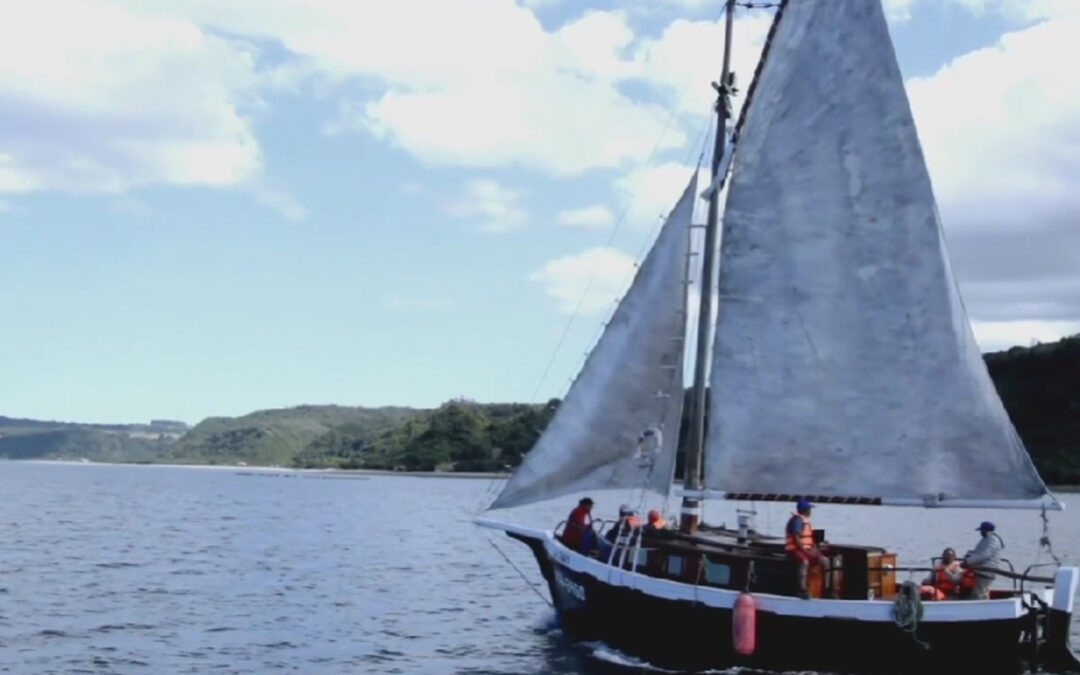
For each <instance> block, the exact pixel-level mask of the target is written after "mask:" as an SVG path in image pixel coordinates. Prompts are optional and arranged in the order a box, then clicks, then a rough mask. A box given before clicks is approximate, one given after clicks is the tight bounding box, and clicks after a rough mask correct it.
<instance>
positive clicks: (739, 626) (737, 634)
mask: <svg viewBox="0 0 1080 675" xmlns="http://www.w3.org/2000/svg"><path fill="white" fill-rule="evenodd" d="M731 643H732V646H733V647H734V648H735V651H736V652H737V653H739V654H744V655H750V654H753V653H754V649H756V648H757V600H755V599H754V596H752V595H750V594H749V593H740V594H739V597H738V598H737V599H736V600H735V610H734V612H733V614H732V617H731Z"/></svg>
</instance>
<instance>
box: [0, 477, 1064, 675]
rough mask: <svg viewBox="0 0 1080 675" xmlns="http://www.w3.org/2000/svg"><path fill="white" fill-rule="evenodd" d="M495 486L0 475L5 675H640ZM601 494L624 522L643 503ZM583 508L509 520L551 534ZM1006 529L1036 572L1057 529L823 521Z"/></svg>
mask: <svg viewBox="0 0 1080 675" xmlns="http://www.w3.org/2000/svg"><path fill="white" fill-rule="evenodd" d="M495 487H496V486H495V485H493V483H492V481H489V480H483V479H474V480H468V479H431V478H409V477H382V476H369V477H362V478H360V477H352V476H350V477H343V476H339V475H335V474H322V473H309V472H289V471H260V470H247V469H199V468H182V467H148V466H116V465H93V464H90V465H87V464H81V465H72V464H60V463H29V462H0V495H2V496H3V500H2V503H0V542H2V544H0V672H12V673H203V672H221V673H268V672H297V673H375V672H378V673H600V672H612V671H614V672H620V673H627V672H634V671H635V670H640V668H636V667H632V666H627V665H619V662H620V661H622V659H621V657H620V656H619V655H618V654H614V653H612V652H610V651H609V650H607V649H605V648H604V647H603V646H602V645H572V644H569V643H568V642H567V641H566V640H565V639H564V638H563V636H562V635H561V633H560V632H559V631H558V629H557V628H556V627H555V625H554V617H553V613H552V611H551V610H550V608H548V606H547V605H546V604H545V602H544V601H543V600H542V599H541V598H540V597H538V595H537V594H536V593H535V592H534V591H533V590H532V589H530V588H529V586H528V585H527V581H528V582H532V583H533V584H536V585H539V582H540V575H539V572H538V571H537V570H536V568H535V563H534V562H533V561H532V558H531V555H530V554H529V553H528V551H527V549H525V547H524V546H522V545H520V544H517V543H516V542H513V541H511V540H509V539H507V538H505V537H503V536H501V535H498V534H497V533H491V534H489V533H488V532H487V531H484V530H480V529H477V528H476V527H474V526H473V525H472V524H471V522H470V521H471V518H472V516H473V515H474V514H475V513H476V512H477V510H478V508H479V507H480V505H481V504H483V503H485V500H487V501H490V498H491V497H492V496H493V494H491V490H492V489H493V488H495ZM593 497H594V498H595V499H596V500H597V502H598V505H597V512H598V514H599V515H602V516H605V515H606V516H608V517H610V515H611V514H612V513H613V512H614V510H615V508H616V506H617V504H618V503H619V502H623V501H628V500H629V495H628V494H626V493H599V492H598V493H594V494H593ZM1078 497H1080V495H1065V496H1064V500H1065V501H1066V502H1067V504H1068V507H1069V510H1068V511H1066V512H1065V513H1056V514H1051V516H1050V519H1051V523H1050V526H1051V530H1050V531H1051V536H1052V539H1053V543H1054V550H1055V552H1056V553H1057V554H1058V555H1059V557H1061V558H1062V559H1063V560H1065V561H1067V562H1069V563H1071V564H1078V563H1080V518H1078V517H1077V516H1076V512H1077V511H1080V498H1078ZM575 502H576V499H575V498H573V497H570V498H567V499H566V500H558V501H557V502H555V503H548V504H542V505H537V506H534V507H528V508H522V509H515V510H509V511H504V512H497V514H498V516H499V517H501V518H506V519H510V520H513V521H515V522H522V523H524V524H531V525H538V526H550V525H551V524H552V523H553V522H555V521H557V520H559V519H562V518H563V517H565V514H566V512H568V511H569V509H570V507H571V506H572V505H573V504H574V503H575ZM659 505H660V504H659V503H657V504H646V505H645V506H646V507H649V506H659ZM757 508H758V525H759V526H760V527H761V528H762V529H768V530H770V531H774V532H775V531H779V530H780V529H782V526H783V522H784V520H785V519H786V517H787V509H786V507H782V506H781V505H764V506H763V505H758V507H757ZM986 518H989V519H991V520H994V521H995V522H996V523H997V525H998V531H999V532H1000V533H1002V534H1003V535H1004V538H1005V541H1006V545H1007V548H1006V551H1005V553H1006V556H1007V557H1009V558H1011V559H1012V560H1013V562H1014V563H1015V564H1016V565H1017V567H1019V568H1023V566H1025V565H1026V564H1028V563H1030V562H1032V561H1034V560H1035V558H1036V554H1037V553H1038V548H1037V542H1038V537H1039V536H1040V534H1041V521H1040V519H1039V516H1038V514H1037V513H1032V512H1026V511H1013V512H1010V511H997V512H982V511H969V510H963V511H941V512H932V511H923V510H920V509H888V508H880V507H879V508H861V507H827V506H825V507H820V508H819V509H817V512H816V513H815V524H816V525H817V526H819V527H824V528H825V529H826V534H827V536H828V538H830V539H832V540H834V541H842V540H847V541H852V540H860V541H864V542H867V543H875V544H881V543H884V544H887V545H889V546H890V547H891V548H894V549H895V550H897V552H898V553H899V554H900V557H901V560H902V562H909V563H918V562H922V561H924V560H926V559H927V558H928V557H929V556H930V555H932V554H934V553H937V552H938V551H940V550H941V549H942V548H943V547H944V546H946V545H952V546H955V547H956V548H958V549H960V550H961V551H963V550H966V549H968V548H970V547H972V546H974V544H975V541H976V539H977V537H978V535H977V534H976V533H975V532H974V527H975V525H976V524H977V523H978V522H979V521H981V520H983V519H986ZM706 520H707V521H708V522H710V523H720V522H727V523H728V524H729V525H730V524H733V522H734V508H733V507H732V506H730V505H721V506H710V508H708V509H707V510H706ZM492 542H494V544H495V545H497V546H498V548H497V549H496V548H495V547H494V546H493V545H492ZM503 554H505V555H506V556H507V557H508V558H509V559H510V561H512V562H513V563H514V564H515V565H517V566H518V567H520V569H521V570H522V572H523V573H524V575H525V577H526V579H527V581H526V579H523V578H522V577H521V576H519V573H518V572H517V571H516V570H515V569H514V567H512V566H511V565H510V564H509V563H508V562H507V560H505V559H504V558H503V557H502V555H503ZM1041 559H1042V560H1047V559H1048V558H1047V556H1046V554H1043V555H1042V558H1041ZM542 594H543V595H544V596H545V597H546V595H547V592H546V589H542ZM643 620H645V618H643ZM1073 643H1074V645H1075V644H1080V624H1078V623H1076V622H1075V621H1074V626H1073Z"/></svg>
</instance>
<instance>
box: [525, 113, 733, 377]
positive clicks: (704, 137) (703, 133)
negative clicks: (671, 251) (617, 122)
mask: <svg viewBox="0 0 1080 675" xmlns="http://www.w3.org/2000/svg"><path fill="white" fill-rule="evenodd" d="M713 122H714V120H713V119H712V116H711V115H710V116H709V118H708V120H707V121H706V122H705V124H703V125H702V126H701V130H700V131H699V132H698V134H697V137H696V139H695V142H694V145H692V146H690V151H689V152H688V153H686V158H685V159H684V161H683V164H687V163H688V162H689V161H690V158H691V157H692V156H693V154H694V149H695V148H700V150H699V152H698V163H697V166H696V167H695V169H694V170H695V171H699V170H700V169H701V162H702V160H703V159H704V157H705V152H706V150H707V148H708V141H709V137H710V135H711V134H710V132H711V131H712V127H713ZM647 164H648V163H646V165H647ZM691 209H692V210H691V218H693V207H691ZM624 215H625V214H624ZM664 221H665V217H664V216H663V214H661V215H660V216H658V217H657V221H656V223H655V224H654V225H653V227H652V229H651V230H650V232H649V236H648V237H646V238H645V239H644V240H643V241H642V244H641V247H640V248H639V249H638V253H637V257H636V258H635V260H641V259H642V258H643V257H644V256H645V252H646V251H647V250H648V249H649V244H651V243H652V242H653V241H655V240H656V237H657V236H658V232H659V231H660V229H661V228H662V226H663V224H664ZM610 243H611V240H610V239H609V240H608V244H609V245H610ZM638 265H639V263H637V262H635V263H634V273H636V272H637V269H638ZM632 278H633V275H631V279H632ZM689 281H690V280H689V279H687V282H688V283H689ZM589 283H592V279H591V278H590V279H589ZM618 300H619V299H616V300H615V302H614V303H613V304H614V307H613V308H612V309H611V314H609V315H608V317H607V319H606V320H605V321H603V322H602V323H601V324H600V326H599V327H597V329H596V332H595V333H594V334H593V337H592V340H591V341H590V343H589V344H591V345H593V346H594V347H595V345H596V343H597V342H599V341H600V336H601V335H603V333H604V328H605V327H606V326H607V324H608V322H609V321H611V317H612V316H614V314H615V309H617V308H618ZM579 307H580V303H579ZM575 311H576V310H575ZM567 329H568V330H569V326H568V327H567ZM564 337H565V333H564ZM590 351H591V350H590ZM588 356H589V352H585V354H584V355H583V356H582V360H581V363H582V364H583V363H584V361H585V359H587V358H588ZM553 358H554V357H553ZM580 369H581V364H579V366H578V370H580ZM533 398H534V399H535V394H534V395H533Z"/></svg>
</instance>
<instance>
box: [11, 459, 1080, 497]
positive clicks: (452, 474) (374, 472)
mask: <svg viewBox="0 0 1080 675" xmlns="http://www.w3.org/2000/svg"><path fill="white" fill-rule="evenodd" d="M0 461H9V462H36V463H50V464H75V465H80V466H82V465H87V464H90V465H95V464H96V465H102V464H109V465H117V466H169V467H179V468H184V467H187V468H193V469H233V470H237V469H239V470H243V471H289V472H294V473H323V474H331V475H341V476H349V475H356V476H409V477H413V478H488V479H492V480H494V479H499V478H509V477H510V473H509V472H486V471H393V470H391V469H334V468H326V469H297V468H294V467H288V466H266V465H261V464H253V465H237V464H196V463H192V464H177V463H165V462H161V463H158V462H94V461H90V462H83V461H79V460H71V459H5V460H0ZM1047 489H1048V490H1050V491H1051V492H1060V493H1066V494H1076V493H1080V485H1048V486H1047Z"/></svg>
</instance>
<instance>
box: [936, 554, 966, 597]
mask: <svg viewBox="0 0 1080 675" xmlns="http://www.w3.org/2000/svg"><path fill="white" fill-rule="evenodd" d="M959 568H960V561H959V560H954V561H952V562H951V563H949V564H948V565H942V564H940V563H939V564H938V565H937V568H936V569H935V571H936V572H937V575H936V581H937V583H936V584H934V585H935V586H937V588H938V590H940V591H941V592H942V593H944V594H945V595H952V594H953V593H955V592H957V590H959V586H958V585H957V584H956V583H955V582H953V580H952V578H951V577H950V576H949V573H950V572H955V571H956V570H958V569H959Z"/></svg>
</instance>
